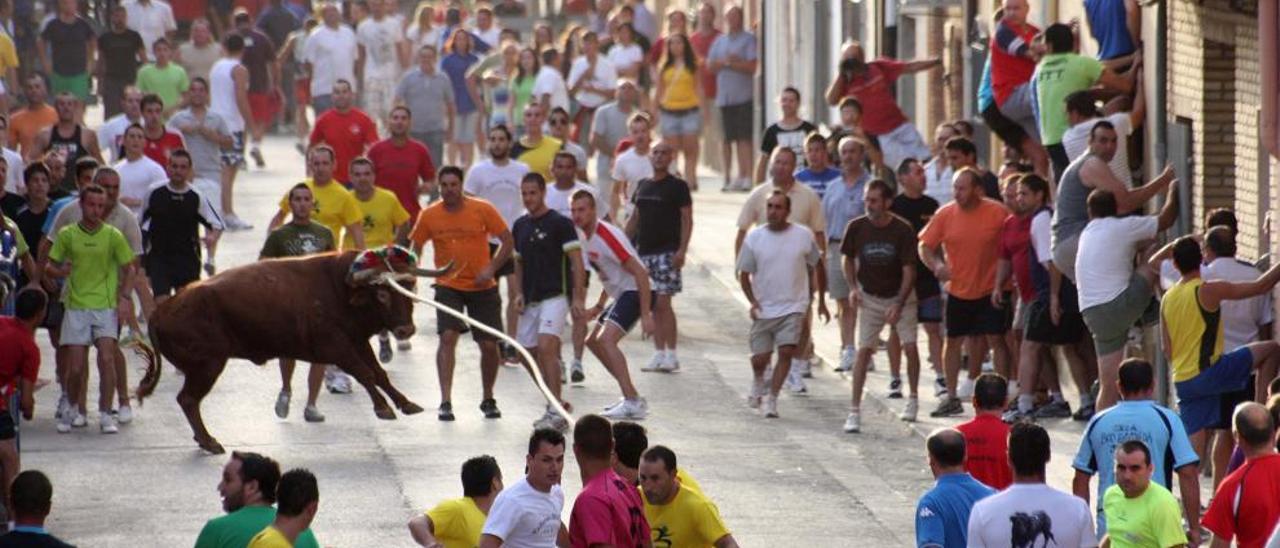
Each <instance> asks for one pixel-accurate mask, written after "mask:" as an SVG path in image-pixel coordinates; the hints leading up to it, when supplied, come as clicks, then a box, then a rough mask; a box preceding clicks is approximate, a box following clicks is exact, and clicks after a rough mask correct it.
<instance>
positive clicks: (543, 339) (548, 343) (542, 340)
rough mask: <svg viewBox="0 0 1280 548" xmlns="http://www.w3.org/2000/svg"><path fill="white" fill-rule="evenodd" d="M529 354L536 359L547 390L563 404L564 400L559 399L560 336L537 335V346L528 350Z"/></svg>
mask: <svg viewBox="0 0 1280 548" xmlns="http://www.w3.org/2000/svg"><path fill="white" fill-rule="evenodd" d="M529 352H530V353H531V354H533V355H534V356H536V357H537V358H538V370H539V371H541V372H542V380H543V382H546V383H547V389H548V390H550V391H551V395H552V396H554V397H555V399H556V400H557V401H560V402H562V403H563V402H564V399H563V398H561V397H560V382H561V381H560V336H559V335H548V334H543V333H539V334H538V346H537V347H534V348H530V349H529Z"/></svg>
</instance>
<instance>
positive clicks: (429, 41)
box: [404, 0, 444, 59]
mask: <svg viewBox="0 0 1280 548" xmlns="http://www.w3.org/2000/svg"><path fill="white" fill-rule="evenodd" d="M435 19H436V13H435V8H434V7H432V2H431V1H430V0H422V1H421V2H418V7H417V8H416V9H414V12H413V20H412V21H405V24H406V25H407V26H406V27H405V30H404V37H405V42H404V47H406V48H409V51H408V53H409V54H410V55H408V58H409V59H412V58H414V56H416V55H417V53H418V49H419V48H421V47H422V46H427V45H430V46H435V47H437V48H439V47H440V38H441V36H440V35H441V33H442V32H443V31H444V29H442V28H440V27H437V26H436V24H435Z"/></svg>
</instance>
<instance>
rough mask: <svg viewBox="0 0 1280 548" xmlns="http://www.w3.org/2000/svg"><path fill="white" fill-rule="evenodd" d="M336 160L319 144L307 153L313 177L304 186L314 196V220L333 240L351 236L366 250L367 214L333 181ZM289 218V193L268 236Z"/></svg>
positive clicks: (273, 220)
mask: <svg viewBox="0 0 1280 548" xmlns="http://www.w3.org/2000/svg"><path fill="white" fill-rule="evenodd" d="M334 158H335V156H334V153H333V149H332V148H329V146H328V145H317V146H314V147H311V150H310V151H309V152H307V167H308V168H310V170H311V178H310V179H307V180H306V181H303V183H305V184H306V185H307V187H308V188H310V189H311V194H312V195H313V196H314V197H315V213H314V214H313V215H312V218H313V219H314V220H315V221H316V222H318V223H320V224H322V225H324V226H325V227H326V228H328V229H329V231H330V232H333V238H334V240H336V241H342V242H346V241H348V239H347V238H348V237H349V238H350V240H349V241H351V242H352V244H351V246H352V248H353V249H364V248H365V241H364V223H363V222H362V221H363V220H364V214H363V213H361V211H360V204H359V203H358V202H357V201H356V198H355V196H353V195H352V194H351V193H350V192H348V191H347V189H345V188H343V187H342V185H341V184H338V182H337V180H336V179H334V178H333V168H334V165H333V162H334ZM288 216H289V195H288V194H287V193H286V194H285V195H284V197H282V198H280V210H279V211H277V212H276V216H275V217H272V218H271V224H270V225H269V226H268V227H267V233H268V234H270V233H271V232H272V231H273V230H275V229H276V228H279V227H280V225H282V224H284V221H285V219H286V218H288ZM344 229H345V230H346V233H345V234H344V233H343V230H344Z"/></svg>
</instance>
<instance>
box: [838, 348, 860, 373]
mask: <svg viewBox="0 0 1280 548" xmlns="http://www.w3.org/2000/svg"><path fill="white" fill-rule="evenodd" d="M857 357H858V350H857V349H855V348H854V347H852V346H846V347H844V348H842V349H840V365H839V366H838V367H836V373H847V372H849V371H853V362H854V360H855V359H856V358H857Z"/></svg>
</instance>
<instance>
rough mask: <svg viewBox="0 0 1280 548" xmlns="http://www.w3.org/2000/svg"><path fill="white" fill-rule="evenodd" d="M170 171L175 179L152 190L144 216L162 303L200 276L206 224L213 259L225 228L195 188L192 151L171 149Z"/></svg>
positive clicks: (151, 274)
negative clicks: (202, 229) (202, 231)
mask: <svg viewBox="0 0 1280 548" xmlns="http://www.w3.org/2000/svg"><path fill="white" fill-rule="evenodd" d="M168 172H169V183H168V184H166V185H163V186H156V187H153V188H152V189H151V190H150V191H148V192H147V196H146V198H143V200H142V212H141V215H139V218H138V222H139V224H140V225H141V226H142V230H143V231H144V233H143V234H144V241H145V242H146V249H147V254H146V258H145V262H146V271H147V277H148V278H149V279H150V280H151V289H152V291H153V292H154V293H155V295H156V302H161V301H163V300H164V299H167V298H168V297H169V295H171V294H173V293H176V292H177V291H179V290H181V289H182V288H183V287H185V286H186V285H187V284H189V283H191V282H194V281H196V280H198V279H200V243H201V240H200V238H199V230H200V229H199V227H200V225H204V227H205V237H204V239H203V243H204V245H205V247H206V248H208V250H209V256H210V258H211V259H212V257H213V253H214V250H215V249H216V246H217V243H218V236H220V235H221V234H222V230H223V228H224V227H223V224H222V217H220V216H219V215H218V213H217V212H216V211H215V210H214V209H213V206H212V205H211V204H210V203H209V199H208V198H207V197H205V196H202V195H201V194H200V193H199V192H198V191H196V189H194V188H192V187H191V154H190V153H188V152H187V151H186V150H184V149H180V148H179V149H174V150H172V151H169V165H168Z"/></svg>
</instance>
